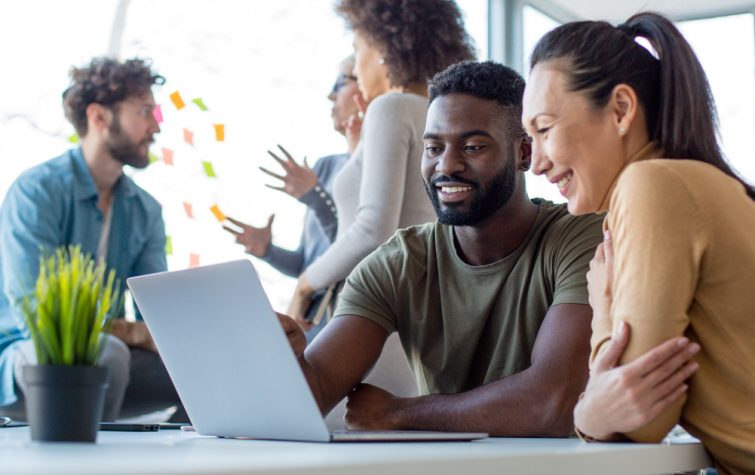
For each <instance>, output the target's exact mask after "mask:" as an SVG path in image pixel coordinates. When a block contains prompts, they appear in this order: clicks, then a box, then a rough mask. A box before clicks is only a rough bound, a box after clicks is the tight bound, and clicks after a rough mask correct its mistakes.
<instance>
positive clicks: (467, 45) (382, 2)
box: [336, 0, 475, 87]
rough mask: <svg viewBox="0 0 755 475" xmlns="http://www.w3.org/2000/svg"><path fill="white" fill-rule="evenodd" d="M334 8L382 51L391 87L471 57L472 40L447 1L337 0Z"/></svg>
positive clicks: (421, 79) (426, 76) (423, 79)
mask: <svg viewBox="0 0 755 475" xmlns="http://www.w3.org/2000/svg"><path fill="white" fill-rule="evenodd" d="M336 12H338V14H339V15H341V16H342V17H343V18H344V19H345V20H346V23H347V24H348V26H349V27H350V28H351V29H352V30H353V31H355V32H358V33H359V34H362V35H364V36H365V37H367V38H368V39H369V40H370V41H371V42H373V43H374V45H375V46H376V48H377V49H378V50H380V52H381V53H382V54H383V56H384V58H385V64H386V66H388V78H389V80H390V83H391V86H400V87H407V86H410V85H412V84H417V83H423V82H427V81H429V80H430V78H432V77H433V76H434V75H435V74H436V73H437V72H439V71H442V70H443V69H445V68H446V67H447V66H449V65H451V64H454V63H458V62H459V61H465V60H470V59H474V58H475V53H474V43H473V41H472V39H471V37H470V36H469V35H468V34H467V32H466V30H465V29H464V22H463V19H462V16H461V12H460V11H459V8H458V7H457V6H456V3H454V2H453V1H450V0H340V1H339V2H338V3H337V5H336Z"/></svg>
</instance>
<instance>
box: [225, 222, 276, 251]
mask: <svg viewBox="0 0 755 475" xmlns="http://www.w3.org/2000/svg"><path fill="white" fill-rule="evenodd" d="M226 219H228V221H230V222H232V223H233V224H235V225H236V226H238V227H239V228H240V229H241V231H238V230H236V229H233V228H230V227H228V226H223V229H225V230H226V231H228V232H229V233H231V234H233V235H234V236H236V242H237V243H239V244H241V245H242V246H244V249H245V250H246V252H247V253H248V254H251V255H253V256H255V257H262V256H264V255H265V253H266V252H267V248H268V247H270V241H272V239H273V231H272V228H273V220H274V219H275V215H274V214H271V215H270V217H269V218H267V225H265V227H264V228H255V227H254V226H249V225H248V224H245V223H242V222H241V221H238V220H236V219H233V218H231V217H230V216H226Z"/></svg>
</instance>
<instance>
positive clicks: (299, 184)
mask: <svg viewBox="0 0 755 475" xmlns="http://www.w3.org/2000/svg"><path fill="white" fill-rule="evenodd" d="M278 148H279V149H280V150H281V152H283V155H285V156H286V159H285V160H284V159H282V158H280V157H279V156H278V155H276V154H275V153H273V152H271V151H270V150H268V151H267V153H268V154H270V156H271V157H273V159H274V160H275V161H276V162H278V164H279V165H280V166H281V168H283V170H284V171H285V172H286V174H285V175H278V174H277V173H273V172H271V171H270V170H268V169H267V168H265V167H259V168H260V170H261V171H263V172H264V173H267V174H268V175H270V176H271V177H273V178H277V179H278V180H281V181H282V182H283V186H273V185H265V186H267V187H268V188H272V189H273V190H278V191H282V192H284V193H287V194H289V195H291V196H293V197H294V198H296V199H297V200H298V199H299V198H301V197H302V196H304V195H305V194H306V193H307V192H308V191H309V190H311V189H312V188H314V187H315V185H317V175H316V174H315V172H314V171H313V170H312V169H311V168H310V167H309V164H308V163H307V157H304V160H303V165H299V164H298V163H297V162H296V160H294V158H293V157H292V156H291V154H290V153H288V151H287V150H286V149H285V148H283V147H282V146H280V145H278Z"/></svg>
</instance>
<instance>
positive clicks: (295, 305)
mask: <svg viewBox="0 0 755 475" xmlns="http://www.w3.org/2000/svg"><path fill="white" fill-rule="evenodd" d="M314 293H315V291H314V289H312V287H310V285H309V282H308V281H307V276H306V274H302V275H300V276H299V280H297V281H296V289H295V290H294V295H293V297H291V303H290V304H289V306H288V315H289V316H290V317H291V318H293V319H294V320H295V321H296V323H298V324H299V325H300V326H301V327H302V328H303V329H304V330H309V329H310V328H312V322H310V321H308V320H305V318H304V317H306V316H307V310H308V309H309V306H310V305H312V295H313V294H314Z"/></svg>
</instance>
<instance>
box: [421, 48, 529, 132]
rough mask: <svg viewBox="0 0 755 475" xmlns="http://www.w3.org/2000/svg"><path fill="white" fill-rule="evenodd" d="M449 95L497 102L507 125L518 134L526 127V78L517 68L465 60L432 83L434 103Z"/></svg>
mask: <svg viewBox="0 0 755 475" xmlns="http://www.w3.org/2000/svg"><path fill="white" fill-rule="evenodd" d="M448 94H468V95H470V96H474V97H478V98H480V99H486V100H489V101H495V102H496V103H497V104H498V105H499V106H500V109H501V119H502V121H503V124H505V126H506V127H507V128H509V130H510V132H512V133H514V134H515V136H517V137H518V136H519V135H521V134H523V133H524V130H523V129H522V97H523V96H524V79H523V78H522V76H520V75H519V73H517V72H516V71H514V70H513V69H511V68H509V67H506V66H504V65H502V64H499V63H496V62H493V61H483V62H478V61H464V62H462V63H457V64H454V65H452V66H450V67H448V68H446V69H445V70H444V71H441V72H439V73H438V74H436V75H435V77H434V78H433V79H432V81H431V82H430V88H429V95H430V103H432V102H433V101H434V100H435V99H436V98H438V97H441V96H446V95H448Z"/></svg>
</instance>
